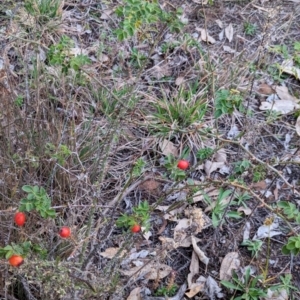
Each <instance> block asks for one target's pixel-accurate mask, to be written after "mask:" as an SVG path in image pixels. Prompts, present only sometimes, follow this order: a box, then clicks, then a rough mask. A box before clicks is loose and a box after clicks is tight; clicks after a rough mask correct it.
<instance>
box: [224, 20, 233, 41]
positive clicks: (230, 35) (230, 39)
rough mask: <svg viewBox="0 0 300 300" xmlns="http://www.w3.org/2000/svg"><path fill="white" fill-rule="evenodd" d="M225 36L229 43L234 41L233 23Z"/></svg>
mask: <svg viewBox="0 0 300 300" xmlns="http://www.w3.org/2000/svg"><path fill="white" fill-rule="evenodd" d="M225 36H226V37H227V39H228V41H229V42H231V41H232V39H233V27H232V24H231V23H230V24H229V25H228V26H227V27H226V28H225Z"/></svg>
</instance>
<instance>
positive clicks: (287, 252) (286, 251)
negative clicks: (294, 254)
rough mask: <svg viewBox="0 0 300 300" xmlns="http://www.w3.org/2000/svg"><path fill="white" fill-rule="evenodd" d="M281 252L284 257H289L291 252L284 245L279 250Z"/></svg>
mask: <svg viewBox="0 0 300 300" xmlns="http://www.w3.org/2000/svg"><path fill="white" fill-rule="evenodd" d="M281 251H282V253H283V254H285V255H289V254H290V253H291V251H290V250H289V249H288V248H287V247H286V245H285V246H283V247H282V248H281Z"/></svg>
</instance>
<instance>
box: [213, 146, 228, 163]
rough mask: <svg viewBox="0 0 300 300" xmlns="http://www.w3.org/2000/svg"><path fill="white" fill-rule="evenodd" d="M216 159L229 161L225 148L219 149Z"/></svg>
mask: <svg viewBox="0 0 300 300" xmlns="http://www.w3.org/2000/svg"><path fill="white" fill-rule="evenodd" d="M214 160H215V161H217V162H226V161H227V154H226V151H225V149H224V148H221V149H219V150H218V151H217V152H216V153H215V155H214Z"/></svg>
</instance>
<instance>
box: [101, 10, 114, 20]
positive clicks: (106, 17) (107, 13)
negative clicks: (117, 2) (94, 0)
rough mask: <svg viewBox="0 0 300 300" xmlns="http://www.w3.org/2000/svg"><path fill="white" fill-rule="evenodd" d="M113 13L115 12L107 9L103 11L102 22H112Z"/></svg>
mask: <svg viewBox="0 0 300 300" xmlns="http://www.w3.org/2000/svg"><path fill="white" fill-rule="evenodd" d="M112 13H113V10H112V9H105V10H103V12H102V14H101V16H100V19H101V20H110V19H111V17H110V15H111V14H112Z"/></svg>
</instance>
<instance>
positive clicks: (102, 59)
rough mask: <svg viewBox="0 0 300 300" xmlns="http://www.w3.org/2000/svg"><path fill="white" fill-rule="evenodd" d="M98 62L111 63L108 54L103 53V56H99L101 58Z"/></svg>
mask: <svg viewBox="0 0 300 300" xmlns="http://www.w3.org/2000/svg"><path fill="white" fill-rule="evenodd" d="M98 60H99V61H100V62H108V61H109V57H108V56H107V55H106V54H104V53H101V54H100V55H99V57H98Z"/></svg>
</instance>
